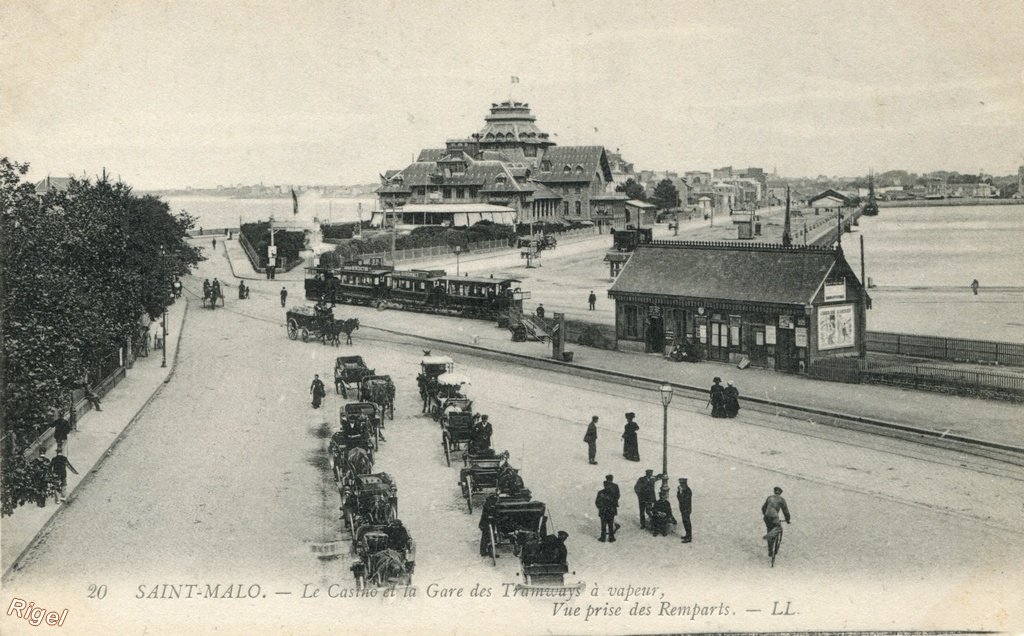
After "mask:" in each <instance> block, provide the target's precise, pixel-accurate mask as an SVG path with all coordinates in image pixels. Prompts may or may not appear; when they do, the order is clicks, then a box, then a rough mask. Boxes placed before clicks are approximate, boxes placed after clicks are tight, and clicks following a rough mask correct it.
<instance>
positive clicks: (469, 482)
mask: <svg viewBox="0 0 1024 636" xmlns="http://www.w3.org/2000/svg"><path fill="white" fill-rule="evenodd" d="M466 506H467V507H468V508H469V514H473V475H466ZM492 538H493V537H492Z"/></svg>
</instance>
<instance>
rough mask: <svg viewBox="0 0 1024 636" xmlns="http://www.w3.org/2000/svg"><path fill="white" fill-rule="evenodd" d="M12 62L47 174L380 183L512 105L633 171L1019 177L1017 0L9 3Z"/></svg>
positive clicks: (3, 29) (21, 140)
mask: <svg viewBox="0 0 1024 636" xmlns="http://www.w3.org/2000/svg"><path fill="white" fill-rule="evenodd" d="M0 43H2V49H0V152H2V153H3V154H5V155H7V156H9V157H11V158H13V159H17V160H19V161H28V162H30V163H32V164H33V169H32V173H31V176H33V177H40V176H45V175H46V174H47V173H49V174H52V175H67V174H69V173H75V174H81V173H82V172H83V171H85V172H86V173H88V174H95V173H98V172H99V171H100V170H101V169H102V168H103V167H106V169H107V170H108V171H109V172H111V173H113V174H115V175H120V176H121V178H123V179H124V180H125V181H127V182H129V183H131V184H133V185H135V186H136V187H137V188H143V189H145V188H159V187H180V186H185V185H193V186H199V187H204V186H213V185H217V184H234V183H254V182H259V181H263V182H265V183H358V182H369V181H374V180H376V175H377V173H379V172H383V171H384V170H386V169H388V168H395V167H401V166H403V165H405V163H406V162H408V160H409V159H410V157H411V156H412V155H413V154H415V153H416V152H417V151H418V150H419V149H420V148H423V147H438V146H442V145H443V142H444V140H445V139H446V138H449V137H456V136H466V135H468V134H470V133H472V132H474V131H476V130H478V129H479V128H480V127H481V126H482V124H483V116H484V115H485V114H486V112H487V108H488V106H489V105H490V104H491V102H494V101H498V100H503V99H507V98H508V97H509V91H510V88H511V89H512V97H513V98H515V99H518V100H523V101H527V102H529V103H530V105H531V107H532V108H533V110H534V114H535V115H536V116H537V124H538V125H539V126H540V127H541V129H542V130H545V131H547V132H549V133H552V134H553V135H557V136H555V137H554V140H555V141H556V142H557V143H559V144H602V145H604V146H606V147H608V148H612V149H615V148H619V149H621V151H622V152H623V154H624V155H625V157H626V159H627V160H630V161H633V162H634V163H635V164H636V166H637V168H638V169H645V168H646V169H671V170H679V171H683V170H690V169H711V168H713V167H719V166H723V165H734V166H742V167H745V166H747V165H754V166H762V167H764V168H766V169H767V170H769V171H770V170H772V168H777V169H778V171H779V173H780V174H783V175H790V176H798V175H806V176H816V175H818V174H827V175H856V174H863V173H866V172H867V171H868V169H869V168H874V169H875V170H876V171H880V170H886V169H894V168H903V169H909V170H913V171H917V172H923V171H929V170H940V169H947V170H958V171H961V172H977V171H979V170H984V171H986V172H988V173H994V174H1009V173H1015V172H1016V171H1017V166H1018V165H1021V164H1024V3H1022V2H1020V1H1019V0H1005V1H998V0H997V1H993V2H966V3H964V2H945V1H935V0H929V1H927V2H870V3H858V2H842V3H837V2H830V1H825V0H822V1H817V2H806V3H805V2H795V3H794V2H760V3H759V2H749V1H748V2H740V3H736V4H729V3H725V2H650V3H648V2H643V1H631V2H605V1H603V0H589V1H585V2H565V1H563V0H553V1H552V0H549V1H548V2H532V1H530V0H519V1H516V2H478V1H472V0H462V1H461V2H443V1H430V2H427V1H425V0H415V1H408V0H407V1H405V2H347V1H334V2H303V1H302V0H293V1H289V2H284V1H275V2H235V1H229V0H221V1H214V0H209V1H202V2H192V3H188V2H182V1H178V0H174V1H166V2H160V1H156V0H131V1H122V2H114V1H110V0H92V1H91V2H88V3H84V2H72V1H71V0H61V1H55V2H47V1H35V0H5V2H3V3H0ZM513 75H514V76H518V77H519V79H520V82H519V83H518V84H516V85H514V86H511V87H510V82H509V78H510V77H511V76H513Z"/></svg>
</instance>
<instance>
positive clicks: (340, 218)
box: [161, 192, 377, 229]
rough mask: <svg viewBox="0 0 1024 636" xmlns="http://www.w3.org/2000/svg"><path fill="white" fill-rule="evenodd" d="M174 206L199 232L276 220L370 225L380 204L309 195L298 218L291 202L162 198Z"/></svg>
mask: <svg viewBox="0 0 1024 636" xmlns="http://www.w3.org/2000/svg"><path fill="white" fill-rule="evenodd" d="M161 198H162V199H163V200H164V201H166V202H167V203H168V205H170V206H171V212H173V213H177V212H180V211H181V210H184V211H186V212H188V213H189V214H191V215H192V216H194V217H196V219H197V220H196V229H198V228H200V227H203V228H223V227H238V223H239V220H241V222H243V223H251V222H255V221H267V220H269V219H270V217H271V216H273V217H274V220H275V221H277V222H281V223H282V224H286V225H295V226H298V227H310V228H311V227H313V225H314V224H316V223H317V222H319V223H355V222H357V221H359V220H360V216H361V217H362V220H364V221H369V220H370V214H371V212H372V210H373V209H374V208H375V207H376V203H377V200H376V199H373V198H351V199H347V198H346V199H343V198H330V197H320V196H316V194H315V193H312V192H307V193H303V194H302V195H300V196H299V197H298V199H299V205H298V210H299V211H298V214H295V213H294V209H293V206H292V198H291V197H290V196H289V197H280V198H274V199H233V198H230V197H217V196H166V197H161Z"/></svg>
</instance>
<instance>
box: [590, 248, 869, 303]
mask: <svg viewBox="0 0 1024 636" xmlns="http://www.w3.org/2000/svg"><path fill="white" fill-rule="evenodd" d="M837 262H841V265H840V268H843V266H845V269H846V270H848V269H849V266H848V265H846V261H845V259H843V258H842V256H840V255H839V253H838V252H837V251H836V250H833V249H824V248H822V249H806V248H782V247H780V246H736V247H735V248H732V247H729V246H721V244H717V243H713V244H700V243H685V242H680V243H676V244H675V245H671V244H669V245H657V244H655V245H640V246H638V247H637V248H636V250H635V251H634V252H633V256H632V258H630V259H629V262H627V263H626V265H625V266H624V267H623V268H622V272H621V273H620V274H619V277H618V278H617V279H616V280H615V283H614V284H613V285H612V286H611V288H610V289H609V290H608V294H609V295H610V296H612V297H614V296H615V295H616V294H625V293H634V294H652V295H657V296H672V297H680V296H681V297H688V298H701V299H709V300H727V301H728V300H731V301H739V302H756V303H774V304H782V305H804V304H807V303H810V302H811V301H812V300H813V299H814V296H815V294H816V293H817V291H818V288H819V287H820V286H821V285H822V283H823V282H824V281H825V278H826V277H827V276H828V274H829V272H830V271H832V269H833V268H834V267H836V265H837Z"/></svg>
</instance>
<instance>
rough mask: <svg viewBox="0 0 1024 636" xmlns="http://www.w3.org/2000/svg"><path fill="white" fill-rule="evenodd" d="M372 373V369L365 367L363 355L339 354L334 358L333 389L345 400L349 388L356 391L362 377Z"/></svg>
mask: <svg viewBox="0 0 1024 636" xmlns="http://www.w3.org/2000/svg"><path fill="white" fill-rule="evenodd" d="M373 374H374V372H373V369H368V368H366V363H365V362H363V356H339V357H338V358H335V360H334V391H335V393H340V394H341V397H343V398H345V399H346V400H347V399H348V392H349V390H351V389H355V390H356V391H357V392H358V390H359V385H360V383H361V382H362V381H363V378H365V377H366V376H370V375H373Z"/></svg>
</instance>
